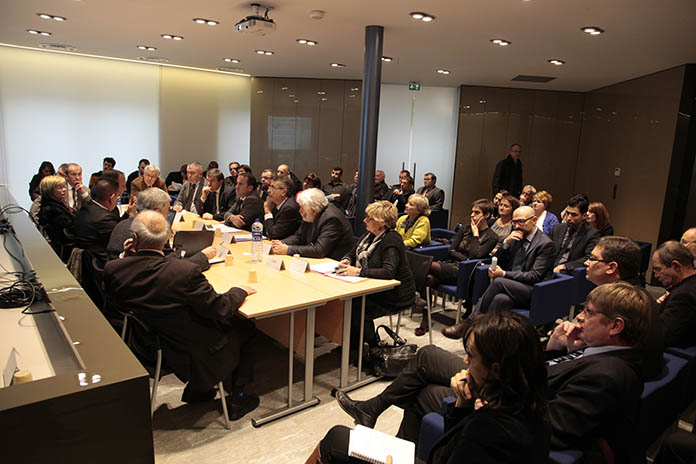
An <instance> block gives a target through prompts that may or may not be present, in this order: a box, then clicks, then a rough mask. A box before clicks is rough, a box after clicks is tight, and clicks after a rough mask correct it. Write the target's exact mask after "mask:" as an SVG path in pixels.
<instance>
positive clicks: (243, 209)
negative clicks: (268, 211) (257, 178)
mask: <svg viewBox="0 0 696 464" xmlns="http://www.w3.org/2000/svg"><path fill="white" fill-rule="evenodd" d="M263 211H264V210H263V201H261V198H259V195H258V193H256V190H253V191H252V192H251V193H249V195H247V196H246V197H244V198H239V197H237V199H236V200H235V201H234V203H232V207H231V208H230V209H229V210H227V212H226V213H225V216H224V219H225V222H226V223H228V224H230V221H229V218H230V216H231V215H233V214H241V215H242V216H244V226H242V227H241V228H242V229H244V230H251V225H252V224H253V223H254V221H256V218H259V219H261V220H263V215H264V213H263Z"/></svg>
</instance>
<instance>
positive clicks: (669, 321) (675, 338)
mask: <svg viewBox="0 0 696 464" xmlns="http://www.w3.org/2000/svg"><path fill="white" fill-rule="evenodd" d="M652 265H653V272H654V273H655V277H657V280H659V281H660V282H661V283H662V285H664V286H665V287H666V288H667V293H666V294H665V295H663V296H662V297H660V299H659V300H658V302H659V305H658V307H657V309H658V310H659V311H660V317H661V318H662V325H663V327H664V333H665V345H666V346H677V347H680V348H686V347H689V346H694V345H696V336H695V335H694V333H696V271H695V270H694V263H693V256H692V255H691V253H690V252H689V250H688V248H686V247H685V246H684V245H682V244H681V243H679V242H677V241H674V240H670V241H669V242H665V243H663V244H662V245H660V246H659V247H657V250H655V253H653V256H652Z"/></svg>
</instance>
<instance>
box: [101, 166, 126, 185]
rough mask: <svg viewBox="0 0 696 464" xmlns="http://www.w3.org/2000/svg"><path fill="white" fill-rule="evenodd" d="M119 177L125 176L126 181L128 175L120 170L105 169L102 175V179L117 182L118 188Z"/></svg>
mask: <svg viewBox="0 0 696 464" xmlns="http://www.w3.org/2000/svg"><path fill="white" fill-rule="evenodd" d="M119 176H123V178H124V179H125V178H126V175H125V174H124V173H122V172H121V171H119V170H118V169H104V171H102V175H101V177H100V179H109V180H112V181H114V182H116V187H118V178H119Z"/></svg>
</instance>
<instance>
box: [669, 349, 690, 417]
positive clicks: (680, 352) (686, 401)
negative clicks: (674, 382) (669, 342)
mask: <svg viewBox="0 0 696 464" xmlns="http://www.w3.org/2000/svg"><path fill="white" fill-rule="evenodd" d="M665 352H666V353H669V354H671V355H673V356H677V357H680V358H683V359H685V360H686V362H687V365H686V383H685V388H684V392H683V393H681V394H680V397H681V398H682V403H681V410H684V409H686V408H687V407H688V406H689V405H690V404H691V403H692V402H693V401H694V400H695V399H696V346H689V347H687V348H678V347H676V346H667V347H665Z"/></svg>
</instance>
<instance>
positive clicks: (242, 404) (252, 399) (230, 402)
mask: <svg viewBox="0 0 696 464" xmlns="http://www.w3.org/2000/svg"><path fill="white" fill-rule="evenodd" d="M225 400H226V401H227V416H228V417H229V418H230V420H237V419H241V418H242V417H244V416H245V415H247V414H249V413H250V412H251V411H253V410H254V409H256V408H258V407H259V402H260V400H259V397H258V395H243V396H237V397H235V398H234V399H233V398H231V397H230V396H228V397H227V398H225Z"/></svg>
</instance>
